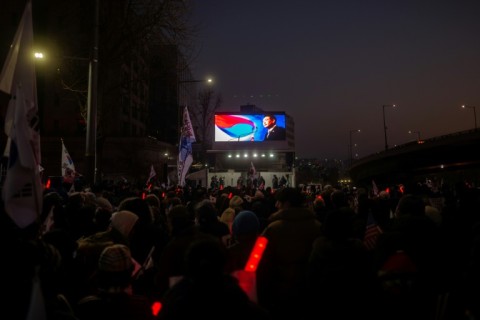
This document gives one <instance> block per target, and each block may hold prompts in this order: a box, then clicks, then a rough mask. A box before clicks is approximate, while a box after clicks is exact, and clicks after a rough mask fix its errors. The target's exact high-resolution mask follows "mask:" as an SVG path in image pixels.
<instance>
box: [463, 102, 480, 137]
mask: <svg viewBox="0 0 480 320" xmlns="http://www.w3.org/2000/svg"><path fill="white" fill-rule="evenodd" d="M462 108H463V109H465V108H470V109H473V118H474V120H475V127H474V128H475V131H477V112H476V108H475V106H467V105H463V106H462Z"/></svg>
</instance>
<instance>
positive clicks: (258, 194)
mask: <svg viewBox="0 0 480 320" xmlns="http://www.w3.org/2000/svg"><path fill="white" fill-rule="evenodd" d="M254 198H255V199H263V198H265V195H264V194H263V192H262V191H260V190H257V191H255V196H254Z"/></svg>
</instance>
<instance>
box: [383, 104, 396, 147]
mask: <svg viewBox="0 0 480 320" xmlns="http://www.w3.org/2000/svg"><path fill="white" fill-rule="evenodd" d="M386 107H392V108H395V107H396V105H394V104H384V105H383V106H382V110H383V133H384V134H385V151H386V150H388V142H387V124H386V122H385V108H386Z"/></svg>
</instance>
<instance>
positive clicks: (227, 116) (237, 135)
mask: <svg viewBox="0 0 480 320" xmlns="http://www.w3.org/2000/svg"><path fill="white" fill-rule="evenodd" d="M285 139H286V120H285V114H284V113H279V112H275V113H261V114H241V113H216V114H215V142H238V141H252V142H256V141H284V140H285Z"/></svg>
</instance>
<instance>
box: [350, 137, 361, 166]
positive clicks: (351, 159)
mask: <svg viewBox="0 0 480 320" xmlns="http://www.w3.org/2000/svg"><path fill="white" fill-rule="evenodd" d="M356 132H360V129H356V130H350V132H349V134H350V144H349V151H350V165H352V163H353V152H352V149H353V145H352V135H353V134H354V133H356Z"/></svg>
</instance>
